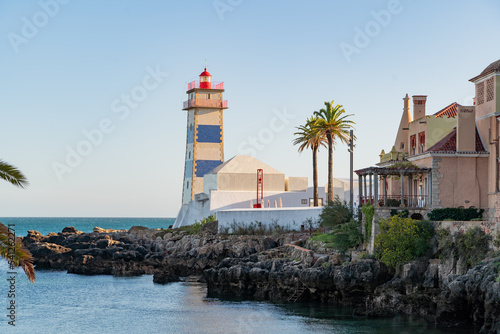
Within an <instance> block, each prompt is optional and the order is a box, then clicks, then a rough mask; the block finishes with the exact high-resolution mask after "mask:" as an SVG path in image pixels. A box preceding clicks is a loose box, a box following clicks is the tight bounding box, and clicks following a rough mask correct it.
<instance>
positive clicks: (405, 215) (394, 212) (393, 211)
mask: <svg viewBox="0 0 500 334" xmlns="http://www.w3.org/2000/svg"><path fill="white" fill-rule="evenodd" d="M395 215H399V216H401V217H403V218H408V216H410V211H408V210H401V211H398V210H396V209H391V217H393V216H395Z"/></svg>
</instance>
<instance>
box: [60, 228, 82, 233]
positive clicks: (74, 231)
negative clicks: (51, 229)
mask: <svg viewBox="0 0 500 334" xmlns="http://www.w3.org/2000/svg"><path fill="white" fill-rule="evenodd" d="M78 232H80V231H78V230H77V229H76V228H75V227H73V226H68V227H65V228H63V230H62V233H68V234H75V233H78Z"/></svg>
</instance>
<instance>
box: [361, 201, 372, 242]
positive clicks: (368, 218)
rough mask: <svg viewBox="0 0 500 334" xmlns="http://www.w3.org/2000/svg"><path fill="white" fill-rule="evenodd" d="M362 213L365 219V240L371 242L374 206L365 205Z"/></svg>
mask: <svg viewBox="0 0 500 334" xmlns="http://www.w3.org/2000/svg"><path fill="white" fill-rule="evenodd" d="M361 212H362V213H363V217H364V218H365V240H369V239H370V237H371V235H372V221H373V215H374V214H375V209H374V208H373V205H370V204H368V203H365V204H363V206H362V207H361Z"/></svg>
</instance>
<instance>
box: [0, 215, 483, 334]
mask: <svg viewBox="0 0 500 334" xmlns="http://www.w3.org/2000/svg"><path fill="white" fill-rule="evenodd" d="M0 221H1V222H3V223H4V224H5V223H15V224H16V228H17V229H18V231H21V230H26V231H27V230H31V229H35V230H38V231H40V232H42V233H43V234H46V233H48V232H59V231H61V230H62V229H63V228H64V227H66V226H75V227H76V228H78V229H79V230H82V231H86V232H89V231H91V230H92V228H93V227H94V226H99V227H103V228H115V229H127V228H130V227H131V226H133V225H142V226H148V227H168V225H170V224H171V223H172V221H173V220H172V219H168V218H167V219H164V218H158V219H150V218H145V219H142V218H3V219H0ZM23 234H25V233H18V235H23ZM7 272H8V267H7V263H6V261H4V260H0V273H2V274H0V277H1V278H2V279H1V280H0V333H41V334H43V333H58V334H64V333H71V334H77V333H259V334H260V333H266V334H267V333H287V334H294V333H342V334H354V333H367V334H368V333H370V334H372V333H375V334H386V333H401V334H405V333H407V334H410V333H430V334H433V333H436V334H437V333H464V334H465V333H474V331H473V330H470V329H452V330H450V329H448V330H447V329H436V328H434V327H432V326H430V325H428V324H426V323H425V321H423V320H421V319H411V318H408V317H396V318H390V319H370V320H367V319H364V318H360V317H353V316H352V310H339V309H336V308H333V307H328V306H325V305H300V304H294V305H282V304H272V303H266V302H248V301H228V300H220V299H214V298H207V297H206V287H205V285H204V284H201V283H193V282H180V283H172V284H168V285H158V284H154V283H153V278H152V276H151V275H144V276H141V277H112V276H80V275H74V274H67V273H66V272H62V271H46V270H45V271H42V270H38V271H37V281H36V283H35V284H31V283H29V282H28V280H27V279H26V277H25V276H24V273H23V272H22V271H21V272H19V271H18V273H17V275H14V276H15V290H16V292H15V293H16V296H15V299H14V300H15V307H16V320H15V324H16V326H15V327H12V326H11V325H9V324H8V321H9V318H7V314H8V312H9V311H8V310H7V307H9V303H10V301H11V300H13V299H12V298H9V297H8V290H9V289H10V283H9V282H8V281H7V279H8V278H9V277H10V275H9V274H7Z"/></svg>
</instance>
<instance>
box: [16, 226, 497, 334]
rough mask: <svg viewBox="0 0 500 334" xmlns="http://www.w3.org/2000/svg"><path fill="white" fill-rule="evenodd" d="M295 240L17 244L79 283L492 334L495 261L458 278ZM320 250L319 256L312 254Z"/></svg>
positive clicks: (48, 240)
mask: <svg viewBox="0 0 500 334" xmlns="http://www.w3.org/2000/svg"><path fill="white" fill-rule="evenodd" d="M300 238H303V239H304V240H305V239H307V234H304V235H292V234H287V235H282V236H231V235H229V236H228V235H218V234H214V233H213V231H210V230H206V231H202V233H201V234H200V235H195V234H193V235H189V234H188V233H186V232H185V231H175V230H173V231H172V230H149V229H147V228H144V227H132V228H131V229H130V230H128V231H127V230H119V231H116V230H103V229H99V228H95V229H94V232H92V233H82V232H80V231H77V230H76V229H74V228H72V227H67V228H65V229H64V230H63V231H62V232H60V233H57V234H56V233H50V234H48V235H47V236H43V235H41V234H40V233H38V232H36V231H29V233H28V235H27V236H26V237H24V238H23V243H24V245H25V246H26V247H27V248H28V250H30V252H31V253H32V254H33V256H34V258H35V264H36V266H37V268H52V269H60V270H67V271H68V272H69V273H76V274H83V275H102V274H105V275H116V276H137V275H143V274H153V280H154V282H156V283H162V284H164V283H168V282H173V281H178V280H179V279H180V277H186V276H191V275H202V279H204V280H205V281H206V283H207V288H208V295H209V296H213V297H231V298H234V297H239V298H244V299H250V300H269V301H275V302H296V301H302V302H322V303H328V304H331V305H336V306H339V307H351V308H353V309H355V312H356V314H358V315H365V316H369V317H381V316H393V315H395V314H408V315H419V316H422V317H424V318H425V319H427V320H428V321H429V322H433V323H437V324H441V325H446V326H460V325H463V324H476V325H479V326H480V327H481V330H480V333H496V334H499V333H500V283H499V282H498V278H497V277H499V272H500V257H497V258H492V259H486V260H484V261H483V263H481V264H479V265H477V266H475V267H473V268H471V269H470V270H468V271H465V269H464V267H463V265H462V264H461V263H460V260H458V261H456V260H439V259H431V260H420V261H414V262H411V263H408V264H406V265H404V266H403V267H402V268H400V269H399V270H398V271H394V270H393V269H391V268H388V267H386V266H385V265H384V264H383V263H381V262H379V261H376V260H373V259H360V258H356V256H355V255H354V256H352V257H349V256H346V255H342V254H318V253H315V252H314V251H312V250H309V249H305V248H302V247H299V246H298V245H303V246H307V247H310V246H311V245H309V244H306V243H305V241H304V240H303V241H299V242H294V243H293V244H292V239H300ZM320 250H321V249H320Z"/></svg>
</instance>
